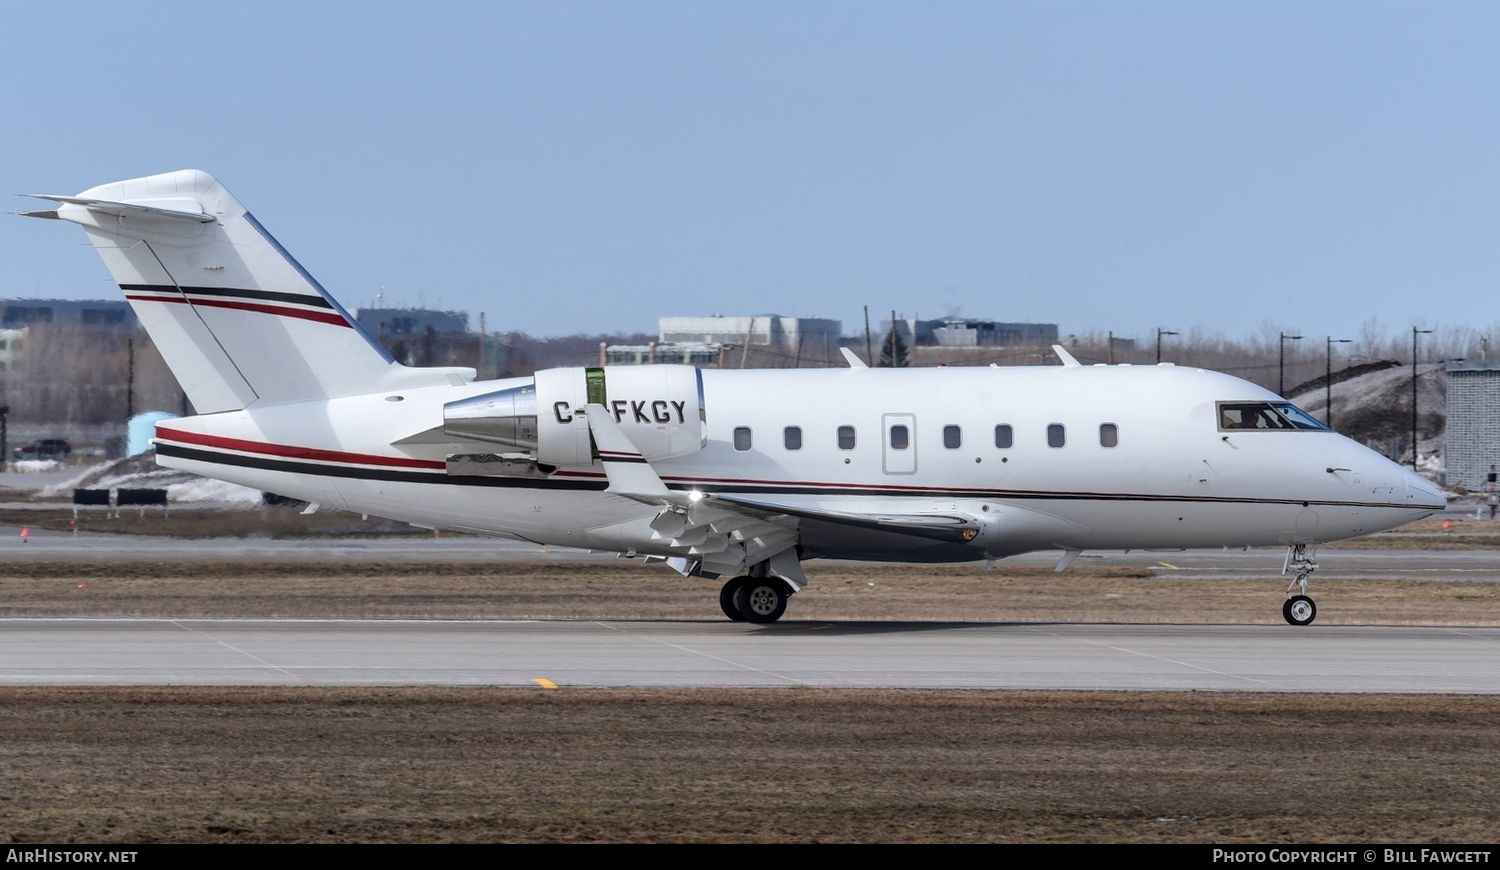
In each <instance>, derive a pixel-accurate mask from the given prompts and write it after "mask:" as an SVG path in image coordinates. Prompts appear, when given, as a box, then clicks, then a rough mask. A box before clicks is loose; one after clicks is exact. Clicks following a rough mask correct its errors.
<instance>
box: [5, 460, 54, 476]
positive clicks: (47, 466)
mask: <svg viewBox="0 0 1500 870" xmlns="http://www.w3.org/2000/svg"><path fill="white" fill-rule="evenodd" d="M10 467H11V470H13V471H19V472H21V473H23V474H38V473H40V472H43V471H56V470H57V469H59V468H62V463H61V462H58V461H57V460H56V459H17V460H16V461H15V462H12V463H11V464H10Z"/></svg>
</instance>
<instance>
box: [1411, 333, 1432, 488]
mask: <svg viewBox="0 0 1500 870" xmlns="http://www.w3.org/2000/svg"><path fill="white" fill-rule="evenodd" d="M1431 334H1432V330H1430V329H1418V328H1416V327H1415V326H1413V327H1412V328H1411V469H1412V471H1416V470H1417V336H1419V335H1431Z"/></svg>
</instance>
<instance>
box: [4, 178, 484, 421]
mask: <svg viewBox="0 0 1500 870" xmlns="http://www.w3.org/2000/svg"><path fill="white" fill-rule="evenodd" d="M37 197H38V198H40V199H47V200H51V201H53V202H56V203H58V204H59V205H58V207H57V210H56V211H40V212H28V213H27V215H28V216H29V217H42V218H56V219H59V220H66V221H71V222H73V223H76V224H79V225H81V226H82V227H83V228H84V231H85V232H87V233H88V236H89V239H90V240H91V241H92V242H93V243H94V248H95V249H96V250H98V252H99V256H101V257H102V258H103V259H104V264H105V266H106V267H108V269H109V272H110V274H111V275H112V276H113V277H114V280H115V283H117V284H119V285H120V289H121V290H123V291H124V293H125V298H126V299H128V300H130V304H131V306H132V307H133V308H134V309H135V313H136V316H137V317H139V318H140V321H141V323H142V325H144V326H145V328H146V331H147V332H148V333H150V335H151V340H152V341H153V342H155V344H156V346H157V349H158V350H160V351H161V355H162V357H163V358H164V359H165V360H166V362H167V365H168V366H169V367H171V369H172V373H173V374H174V375H176V377H177V380H178V383H180V384H181V385H182V388H183V391H184V392H186V393H187V397H188V399H189V401H191V402H192V403H193V407H194V408H195V409H196V410H197V412H198V413H200V414H208V413H214V412H217V411H231V410H238V409H241V408H248V407H252V406H257V405H269V404H280V403H284V402H303V401H318V400H327V399H333V398H338V397H340V396H348V395H354V394H357V393H367V392H372V391H376V390H383V389H393V388H396V387H398V386H400V387H412V386H420V385H423V384H429V383H453V382H461V381H464V380H472V379H473V377H474V372H473V370H472V369H457V368H449V369H431V368H427V369H414V368H407V367H406V366H403V365H401V364H400V363H397V362H396V361H395V360H394V359H392V358H391V356H390V355H389V354H388V353H386V351H385V350H384V348H382V347H381V346H380V345H379V344H377V343H376V342H375V341H374V340H373V339H371V337H370V336H369V335H368V334H367V333H366V332H365V331H364V330H363V329H361V328H360V326H359V323H358V322H357V321H356V320H355V319H354V317H353V316H351V315H350V314H349V312H347V311H345V310H344V309H343V307H342V306H340V305H339V303H338V302H337V301H336V300H335V299H334V298H333V297H332V296H331V295H329V294H328V292H327V291H326V290H324V289H323V287H322V286H321V285H320V284H318V282H317V281H316V280H315V279H314V278H313V277H312V275H309V274H308V273H307V270H306V269H303V268H302V266H301V264H299V263H298V262H297V261H296V260H295V259H294V258H293V257H292V255H291V254H289V253H287V251H286V249H285V248H283V247H282V246H281V244H280V243H279V242H277V241H276V239H275V238H273V237H272V236H271V234H270V233H268V232H267V231H266V229H265V227H263V226H261V225H260V222H259V221H257V220H256V219H255V217H254V215H252V214H250V212H248V211H246V210H245V207H244V206H242V205H240V203H239V201H238V200H236V199H235V198H234V196H232V195H231V194H230V193H229V191H228V190H226V189H225V188H224V186H223V185H222V184H220V183H219V182H218V181H217V180H215V179H214V178H213V176H211V175H209V174H207V173H205V172H200V171H198V170H194V169H184V170H180V171H178V172H167V173H163V174H161V175H151V176H147V177H145V178H133V179H130V180H129V181H116V182H112V183H110V184H102V185H100V186H98V187H94V188H90V189H89V190H85V191H84V192H82V193H80V194H78V195H77V196H53V195H41V194H38V195H37Z"/></svg>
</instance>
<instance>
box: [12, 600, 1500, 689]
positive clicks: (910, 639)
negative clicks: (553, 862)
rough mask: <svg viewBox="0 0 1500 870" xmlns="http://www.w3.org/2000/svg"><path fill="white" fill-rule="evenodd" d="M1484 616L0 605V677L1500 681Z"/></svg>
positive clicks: (1175, 684)
mask: <svg viewBox="0 0 1500 870" xmlns="http://www.w3.org/2000/svg"><path fill="white" fill-rule="evenodd" d="M1497 655H1500V628H1434V627H1396V626H1342V627H1341V626H1328V627H1321V628H1320V627H1318V626H1309V627H1305V628H1294V627H1291V626H1214V625H1206V626H1204V625H1192V626H1188V625H1182V626H1172V625H1168V626H1161V625H1060V624H1059V625H1052V624H966V623H965V624H960V623H835V622H784V623H779V624H775V625H769V626H750V625H743V624H730V623H724V622H591V621H576V622H573V621H515V622H505V621H442V620H357V619H350V620H316V619H298V620H271V619H46V618H26V619H4V620H0V684H6V685H174V686H180V685H216V686H224V685H235V686H370V685H422V686H460V685H461V686H474V685H494V686H529V687H538V686H541V687H552V686H556V687H559V688H562V689H566V688H568V687H580V686H587V687H653V688H700V687H726V688H727V687H765V686H788V687H794V686H803V687H822V688H927V689H931V688H950V689H1129V690H1169V691H1270V692H1374V693H1402V692H1417V693H1476V694H1500V669H1497V668H1495V667H1494V662H1495V661H1496V658H1497Z"/></svg>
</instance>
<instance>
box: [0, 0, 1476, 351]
mask: <svg viewBox="0 0 1500 870" xmlns="http://www.w3.org/2000/svg"><path fill="white" fill-rule="evenodd" d="M5 28H6V31H7V36H8V39H7V40H6V42H7V45H6V47H5V49H4V58H5V61H6V63H5V67H6V74H5V75H6V86H5V87H4V88H3V90H0V107H3V109H4V111H3V115H0V117H3V119H4V121H3V123H4V131H3V136H0V155H3V158H4V159H3V160H0V181H3V185H0V189H4V190H5V191H6V192H7V193H10V192H28V193H29V192H37V193H65V194H66V193H76V192H78V191H80V190H83V189H85V188H88V187H91V186H93V185H95V184H98V183H101V182H105V181H113V180H117V179H121V178H130V177H135V176H140V175H147V174H151V173H154V172H161V171H166V170H171V169H180V168H186V167H194V168H199V169H204V170H207V171H209V172H211V173H213V174H215V175H217V176H218V177H219V178H220V180H222V181H223V182H224V183H225V184H226V185H227V186H228V187H229V188H230V189H231V190H232V191H234V193H235V194H236V195H237V196H238V197H239V198H240V200H241V201H242V202H244V203H245V204H246V205H247V206H248V207H249V208H250V209H251V211H253V212H255V214H256V216H257V217H259V218H260V219H261V221H262V222H263V223H264V224H265V225H266V226H267V227H268V228H269V229H270V230H271V231H272V232H273V233H275V234H276V235H277V236H278V238H279V239H280V240H281V241H282V242H283V244H285V245H286V246H287V247H288V248H289V249H290V250H291V251H292V252H293V253H294V254H296V255H297V257H298V258H299V259H300V260H301V261H302V262H303V263H304V265H306V266H307V267H308V269H309V270H310V271H312V272H313V274H314V275H316V276H317V277H318V278H319V279H320V280H321V282H322V283H323V284H324V285H325V286H326V287H327V288H328V289H329V290H331V291H332V292H333V293H334V294H335V295H336V296H338V297H339V298H340V300H341V301H342V302H344V303H345V304H346V305H347V306H349V307H358V306H364V305H368V304H370V302H371V300H372V299H373V298H375V296H376V294H378V293H381V292H384V294H385V298H386V300H388V301H389V302H392V303H405V304H411V305H419V304H420V305H426V306H429V307H444V308H457V309H464V310H468V311H470V312H471V313H472V314H473V315H474V320H475V322H476V323H477V319H478V318H477V315H478V313H479V312H481V311H483V312H485V313H486V314H487V321H488V325H489V327H490V328H491V329H500V330H510V329H517V330H522V331H526V332H530V333H532V334H534V335H560V334H568V333H575V332H602V331H637V330H639V331H646V332H651V331H654V330H655V326H656V318H657V317H658V316H661V315H672V314H683V315H691V314H713V313H722V314H752V313H762V312H767V311H775V312H779V313H783V314H803V315H809V316H823V317H833V318H838V319H841V320H843V321H844V324H845V331H846V332H848V333H853V332H855V331H856V329H857V328H858V325H859V321H860V317H861V314H860V311H861V306H863V305H869V306H870V309H871V311H872V315H873V314H874V313H876V312H881V313H883V312H889V311H890V310H891V309H897V310H899V311H902V312H904V313H912V312H916V313H919V314H920V315H922V316H924V317H927V316H940V315H944V314H953V313H957V314H963V315H966V316H972V317H986V318H994V319H1000V320H1038V321H1049V322H1056V323H1058V324H1059V325H1060V326H1061V329H1062V332H1063V333H1064V334H1069V333H1078V334H1081V333H1085V332H1089V331H1094V330H1098V331H1101V332H1102V331H1104V330H1114V331H1115V332H1116V333H1117V334H1121V335H1136V336H1139V337H1142V338H1147V337H1150V336H1152V335H1154V330H1155V329H1156V327H1158V326H1166V327H1169V328H1174V329H1180V330H1186V329H1190V328H1193V327H1198V328H1202V329H1205V330H1209V331H1213V332H1220V333H1223V334H1225V335H1227V336H1229V337H1239V336H1244V335H1249V334H1252V333H1264V331H1265V330H1266V329H1268V328H1270V329H1273V330H1274V329H1275V328H1281V327H1285V328H1287V329H1288V330H1289V331H1290V330H1293V329H1295V330H1299V331H1303V332H1305V333H1306V334H1309V335H1323V334H1325V333H1331V334H1334V335H1338V334H1345V335H1348V336H1349V337H1358V335H1359V331H1360V330H1361V328H1362V326H1363V325H1364V324H1365V323H1366V321H1367V320H1368V319H1369V318H1371V317H1376V318H1378V319H1379V321H1380V323H1381V324H1383V325H1385V326H1386V327H1387V328H1388V330H1389V331H1390V332H1391V333H1392V334H1398V333H1400V332H1401V331H1402V330H1405V329H1409V327H1410V325H1411V324H1413V323H1421V324H1423V325H1426V326H1433V325H1461V326H1478V327H1483V326H1488V325H1490V324H1493V323H1495V322H1496V321H1497V320H1500V317H1497V316H1496V313H1495V306H1494V304H1493V299H1494V288H1495V285H1496V277H1497V273H1500V244H1497V243H1500V209H1497V205H1500V196H1497V194H1500V105H1497V103H1500V53H1497V52H1496V51H1495V45H1494V39H1495V34H1496V33H1500V4H1494V3H1466V2H1440V3H1430V4H1418V3H1414V2H1408V3H1390V2H1368V0H1364V2H1341V0H1328V2H1318V3H1303V2H1296V3H1292V2H1265V3H1220V2H1210V3H1204V2H1183V3H1177V2H1133V3H1105V2H1087V3H1078V2H1045V3H1043V2H1035V3H1029V2H1028V3H1015V2H980V3H964V2H941V3H916V2H908V3H888V2H847V3H846V2H798V3H792V2H777V0H772V2H765V0H762V2H755V3H727V2H725V3H706V2H684V3H663V2H632V3H604V2H571V3H567V2H563V3H511V2H497V3H484V4H479V3H465V4H449V3H444V2H428V3H422V4H403V5H401V6H399V7H397V6H394V5H392V6H386V5H368V6H366V5H358V6H355V5H349V4H338V5H335V4H325V3H308V2H303V3H298V4H286V3H277V2H261V3H255V4H243V3H237V4H204V3H193V4H186V3H151V4H122V3H118V2H112V3H107V4H105V3H93V2H80V3H68V4H40V3H31V4H7V6H6V9H5ZM11 203H12V204H11V205H10V206H8V210H18V209H23V208H29V207H31V205H30V204H29V203H28V202H27V201H25V200H22V199H19V198H16V199H13V200H11ZM83 241H84V240H83V237H82V234H81V233H80V232H78V231H77V229H76V228H74V227H70V226H66V225H59V224H55V223H49V222H41V221H25V220H22V219H20V218H14V217H3V216H0V296H8V297H14V296H32V295H40V296H56V297H66V298H98V297H111V296H112V295H113V294H114V293H116V292H117V291H116V290H115V289H114V288H113V287H112V286H111V285H110V284H109V283H108V281H107V274H106V273H105V271H104V269H103V267H102V266H101V265H100V263H99V261H98V258H97V257H96V256H95V255H94V254H93V253H92V252H91V251H90V250H88V249H87V248H84V247H80V245H81V244H82V243H83Z"/></svg>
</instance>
